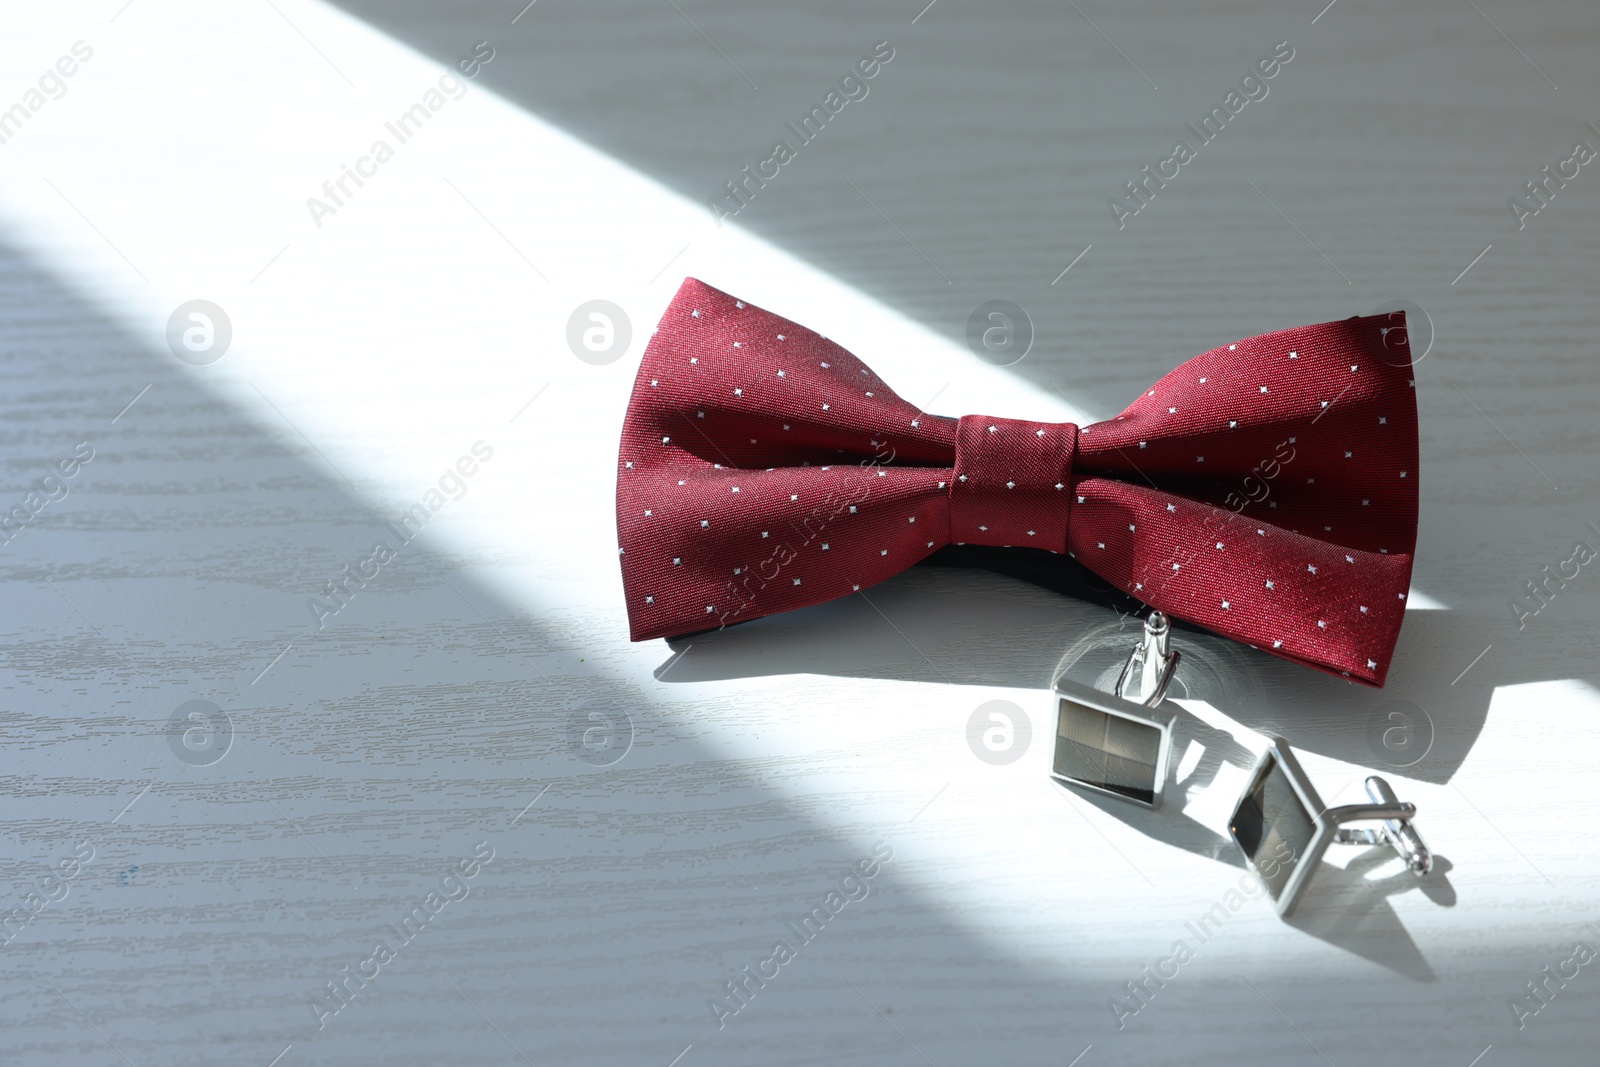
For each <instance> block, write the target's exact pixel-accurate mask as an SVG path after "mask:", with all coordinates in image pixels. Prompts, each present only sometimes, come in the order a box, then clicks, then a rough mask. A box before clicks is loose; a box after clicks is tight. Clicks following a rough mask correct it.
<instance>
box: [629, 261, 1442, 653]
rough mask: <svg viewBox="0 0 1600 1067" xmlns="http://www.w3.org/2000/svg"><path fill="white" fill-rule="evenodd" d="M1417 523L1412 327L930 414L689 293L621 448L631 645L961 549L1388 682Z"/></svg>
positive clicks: (861, 372)
mask: <svg viewBox="0 0 1600 1067" xmlns="http://www.w3.org/2000/svg"><path fill="white" fill-rule="evenodd" d="M1416 532H1417V407H1416V394H1415V381H1414V379H1413V378H1412V368H1411V364H1410V358H1409V350H1408V347H1407V338H1406V336H1405V328H1404V317H1403V315H1391V316H1369V317H1356V318H1349V319H1344V320H1342V321H1338V322H1329V323H1323V324H1322V325H1318V326H1302V327H1298V328H1295V329H1290V330H1281V331H1278V332H1276V333H1269V334H1262V335H1261V336H1258V337H1251V338H1247V339H1245V340H1242V341H1238V342H1235V343H1232V344H1226V345H1222V346H1220V347H1218V348H1214V349H1212V350H1211V351H1209V352H1206V353H1203V354H1202V355H1199V356H1196V357H1194V358H1193V359H1190V360H1188V361H1187V362H1185V363H1183V364H1181V365H1180V366H1178V367H1177V368H1176V369H1175V370H1173V371H1172V372H1171V373H1169V374H1167V375H1166V376H1165V377H1163V378H1162V379H1161V380H1160V381H1158V382H1156V383H1155V384H1154V385H1153V386H1151V387H1150V388H1148V389H1146V390H1145V391H1144V392H1143V393H1142V394H1141V395H1140V396H1139V397H1138V398H1137V399H1136V400H1134V402H1133V403H1132V404H1130V405H1129V406H1128V407H1127V409H1126V410H1124V411H1123V412H1122V414H1120V415H1118V416H1116V417H1115V418H1113V419H1109V420H1107V421H1105V422H1097V423H1094V424H1092V425H1087V426H1078V425H1075V424H1073V423H1070V422H1064V423H1047V422H1028V421H1023V420H1017V419H1005V418H998V417H991V416H986V415H967V416H963V417H961V418H950V417H947V416H942V415H930V414H927V413H924V412H922V411H920V410H918V409H917V408H916V407H914V406H913V405H911V404H909V403H907V402H906V401H905V400H902V399H901V398H900V397H899V396H897V395H896V394H895V393H894V391H893V390H891V389H890V388H889V387H888V386H887V385H885V384H884V382H883V380H882V379H881V378H879V377H878V376H877V375H876V374H875V373H873V371H872V369H871V368H870V367H868V366H867V365H866V364H864V363H863V362H861V360H859V359H857V358H856V357H855V356H853V355H851V354H850V353H849V352H847V351H845V350H844V349H843V348H841V347H840V346H839V345H837V344H835V343H834V342H832V341H830V340H828V339H827V338H825V337H823V336H821V335H819V334H817V333H814V332H813V331H811V330H809V329H806V328H805V327H803V326H798V325H796V324H795V323H793V322H790V321H789V320H788V319H785V318H783V317H782V316H780V315H774V314H772V313H771V312H768V311H763V310H762V309H760V308H757V307H755V306H753V305H751V304H747V303H745V302H744V301H742V300H738V299H736V298H734V297H732V296H729V295H728V294H726V293H723V292H721V291H719V290H717V289H714V288H712V287H711V286H709V285H706V284H705V283H704V282H701V281H698V280H696V279H693V278H689V279H686V280H685V281H684V283H683V285H682V287H681V288H680V289H679V290H678V293H677V295H676V296H675V297H674V298H673V300H672V303H671V304H670V305H669V306H668V308H667V310H666V312H665V313H664V314H663V315H662V318H661V322H660V325H659V326H658V327H657V329H656V332H655V334H654V335H653V336H652V337H651V339H650V343H649V345H648V346H647V347H646V350H645V354H644V359H643V362H642V363H641V365H640V367H639V373H638V377H637V379H636V381H635V383H634V389H633V395H632V399H631V400H630V402H629V405H628V411H627V415H626V417H625V419H624V422H623V430H622V442H621V448H620V454H619V457H618V474H617V535H618V541H619V548H620V556H619V558H620V560H621V564H622V579H623V591H624V595H625V596H626V598H627V610H628V619H629V623H630V627H631V631H632V632H631V636H632V638H633V640H635V641H643V640H648V639H651V638H657V637H672V636H679V635H683V634H688V633H694V632H699V631H704V630H711V629H717V628H721V627H724V626H728V625H731V624H734V623H739V622H745V621H748V620H751V619H756V618H760V617H761V616H764V615H770V614H773V613H774V612H780V611H789V610H792V609H795V608H801V607H806V606H808V605H812V604H818V603H822V602H824V601H828V600H833V599H835V598H837V597H844V596H850V595H852V594H854V593H856V592H858V591H860V590H864V589H868V588H870V587H871V586H873V585H875V584H876V583H878V582H881V581H884V580H885V579H887V578H890V577H893V576H894V575H896V574H898V573H899V572H901V571H903V570H905V569H906V568H907V567H910V566H912V565H913V564H915V563H916V562H918V561H919V560H921V559H923V558H924V557H926V556H929V555H931V554H933V553H934V552H936V551H938V549H940V548H941V547H943V546H944V545H946V544H951V543H954V544H976V545H993V546H1003V547H1027V548H1036V549H1043V550H1045V551H1049V552H1056V553H1060V552H1066V553H1067V554H1069V555H1071V556H1073V557H1074V558H1075V559H1077V560H1078V561H1079V562H1080V563H1082V564H1083V565H1084V566H1086V567H1088V568H1089V569H1090V570H1091V571H1093V572H1095V573H1096V574H1098V575H1099V576H1100V577H1102V578H1103V579H1105V580H1106V581H1107V582H1110V583H1111V584H1113V585H1115V586H1117V587H1118V588H1120V589H1122V590H1123V591H1124V592H1126V593H1128V594H1130V595H1131V596H1133V597H1135V598H1137V599H1139V600H1142V601H1144V602H1145V603H1147V604H1149V605H1150V606H1151V607H1154V608H1158V609H1160V610H1161V611H1164V612H1166V613H1168V614H1169V615H1171V616H1173V617H1174V618H1177V619H1183V620H1187V621H1188V622H1191V623H1195V624H1197V625H1200V626H1203V627H1205V628H1207V629H1210V630H1214V631H1216V632H1217V633H1220V634H1223V635H1225V636H1227V637H1230V638H1233V639H1235V640H1238V641H1242V642H1244V643H1246V644H1248V645H1250V646H1251V647H1252V648H1259V649H1262V650H1264V651H1268V652H1271V653H1273V654H1274V655H1278V656H1282V657H1283V658H1285V659H1289V660H1293V661H1295V662H1298V663H1302V664H1305V665H1307V666H1311V667H1315V668H1317V669H1319V670H1324V671H1329V672H1332V673H1336V674H1339V675H1343V676H1345V677H1348V678H1351V679H1353V680H1355V681H1359V682H1363V683H1366V684H1369V685H1382V684H1383V681H1384V678H1385V676H1386V675H1387V672H1388V669H1389V664H1390V659H1391V656H1392V654H1393V651H1394V646H1395V641H1396V639H1397V638H1398V636H1399V632H1400V624H1401V621H1402V620H1403V618H1404V614H1405V599H1406V595H1407V591H1408V589H1409V585H1410V579H1411V562H1412V553H1413V550H1414V548H1415V543H1416ZM952 610H955V606H954V605H952Z"/></svg>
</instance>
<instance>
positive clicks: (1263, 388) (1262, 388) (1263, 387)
mask: <svg viewBox="0 0 1600 1067" xmlns="http://www.w3.org/2000/svg"><path fill="white" fill-rule="evenodd" d="M1261 391H1262V392H1263V393H1264V392H1266V391H1267V387H1266V386H1264V385H1263V386H1262V387H1261Z"/></svg>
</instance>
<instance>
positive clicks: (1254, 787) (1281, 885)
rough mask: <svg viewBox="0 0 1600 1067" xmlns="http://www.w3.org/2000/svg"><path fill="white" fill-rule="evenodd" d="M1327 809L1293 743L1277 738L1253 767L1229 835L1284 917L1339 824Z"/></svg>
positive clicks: (1305, 883)
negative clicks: (1333, 819) (1329, 814)
mask: <svg viewBox="0 0 1600 1067" xmlns="http://www.w3.org/2000/svg"><path fill="white" fill-rule="evenodd" d="M1324 810H1325V809H1324V808H1323V805H1322V801H1321V799H1320V798H1318V796H1317V792H1316V790H1315V789H1313V788H1312V786H1311V780H1310V779H1309V778H1307V777H1306V773H1305V771H1304V770H1302V769H1301V767H1300V763H1299V761H1298V760H1296V759H1295V758H1294V754H1293V753H1292V752H1290V751H1289V746H1288V744H1286V743H1285V742H1284V741H1282V740H1281V739H1278V738H1273V739H1272V740H1271V741H1270V742H1269V743H1268V746H1267V750H1266V752H1264V753H1263V754H1262V755H1261V758H1260V759H1258V760H1257V761H1256V764H1255V766H1254V767H1253V768H1251V771H1250V777H1249V778H1248V779H1247V782H1246V785H1245V788H1244V793H1243V794H1242V795H1241V796H1240V797H1239V803H1238V804H1237V805H1236V806H1235V808H1234V811H1233V817H1232V818H1231V819H1229V820H1228V833H1229V835H1230V836H1231V837H1232V838H1233V842H1234V844H1236V845H1238V846H1239V851H1240V852H1242V853H1243V854H1244V858H1245V862H1246V863H1248V864H1249V865H1250V869H1251V870H1252V871H1254V872H1255V874H1256V877H1258V878H1260V879H1261V884H1262V885H1264V886H1266V889H1267V892H1268V893H1269V894H1270V895H1271V896H1272V900H1273V904H1274V905H1275V906H1276V907H1277V909H1278V914H1279V915H1280V916H1284V915H1288V914H1289V913H1290V912H1291V911H1293V910H1294V906H1295V903H1296V902H1297V901H1298V900H1299V899H1300V894H1301V893H1302V892H1304V890H1305V887H1306V885H1307V883H1309V882H1310V880H1311V874H1312V872H1313V871H1314V870H1315V869H1316V867H1317V864H1319V863H1320V862H1322V854H1323V853H1324V852H1326V851H1327V850H1328V845H1329V843H1330V842H1331V841H1332V840H1333V836H1334V833H1335V832H1336V829H1337V827H1335V826H1334V824H1333V823H1332V821H1330V820H1329V819H1327V818H1325V817H1324V814H1323V812H1324Z"/></svg>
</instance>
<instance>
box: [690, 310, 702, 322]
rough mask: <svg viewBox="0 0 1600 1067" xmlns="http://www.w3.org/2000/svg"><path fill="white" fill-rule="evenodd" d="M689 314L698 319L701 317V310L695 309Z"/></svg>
mask: <svg viewBox="0 0 1600 1067" xmlns="http://www.w3.org/2000/svg"><path fill="white" fill-rule="evenodd" d="M689 314H691V315H693V316H694V317H695V318H697V319H698V318H699V317H700V309H699V308H695V309H694V310H693V311H691V312H689Z"/></svg>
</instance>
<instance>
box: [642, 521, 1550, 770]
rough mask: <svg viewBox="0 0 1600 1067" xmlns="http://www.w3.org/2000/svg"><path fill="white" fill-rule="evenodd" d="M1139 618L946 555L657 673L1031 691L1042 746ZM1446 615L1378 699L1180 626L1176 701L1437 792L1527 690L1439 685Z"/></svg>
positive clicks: (1066, 588) (1490, 683) (1126, 608)
mask: <svg viewBox="0 0 1600 1067" xmlns="http://www.w3.org/2000/svg"><path fill="white" fill-rule="evenodd" d="M1142 610H1143V605H1142V604H1140V603H1139V602H1138V601H1136V600H1134V599H1133V598H1131V597H1128V596H1127V595H1125V594H1123V593H1122V592H1121V591H1120V590H1117V589H1114V588H1113V587H1111V586H1110V585H1108V584H1107V583H1106V582H1104V581H1102V580H1101V579H1099V578H1098V577H1096V576H1095V575H1094V574H1093V573H1092V572H1090V571H1088V570H1087V569H1086V568H1084V567H1082V566H1081V565H1079V564H1078V563H1077V562H1076V561H1074V560H1072V559H1071V558H1069V557H1065V556H1059V555H1054V554H1052V553H1048V552H1039V551H1034V550H1029V549H993V548H983V547H976V546H950V547H948V548H945V549H943V550H941V551H940V552H938V553H935V554H934V555H933V556H932V557H930V558H929V559H928V560H926V561H924V562H923V563H922V564H921V565H918V566H916V567H913V568H911V569H910V570H908V571H906V572H904V573H902V574H900V575H897V576H895V577H894V578H891V579H889V580H888V581H885V582H882V583H880V584H879V585H876V586H874V587H872V588H871V589H870V590H863V591H862V592H860V593H857V594H856V595H854V596H850V597H845V598H843V599H840V600H835V601H830V602H827V603H824V604H818V605H815V606H812V607H808V608H802V609H799V610H796V611H789V612H784V613H782V614H779V615H773V616H768V617H766V618H762V619H756V620H753V621H751V622H747V623H741V624H738V625H735V626H730V627H728V628H726V629H723V630H712V631H705V632H703V633H699V634H692V635H687V636H685V637H681V638H675V639H672V640H670V641H669V642H668V647H669V648H670V649H671V650H672V654H671V656H670V657H669V658H667V659H666V660H664V661H663V663H662V665H661V666H660V667H658V668H657V669H656V672H655V674H656V678H657V680H659V681H661V682H664V683H667V684H674V683H683V682H710V681H718V680H725V679H733V678H749V677H765V676H777V675H788V674H821V675H832V676H836V677H845V678H883V679H894V680H899V681H918V682H933V683H945V684H955V685H971V686H1005V687H1022V688H1029V687H1031V688H1037V689H1039V690H1040V691H1041V692H1040V695H1039V699H1038V701H1037V702H1035V703H1033V704H1031V705H1030V707H1029V708H1028V712H1029V714H1030V715H1031V716H1033V717H1034V719H1035V722H1036V726H1035V733H1036V734H1037V733H1038V732H1039V730H1040V729H1041V728H1043V729H1044V730H1046V731H1048V729H1049V726H1048V725H1047V723H1046V722H1045V720H1046V718H1047V716H1048V715H1049V706H1050V702H1049V700H1048V698H1047V697H1046V696H1045V691H1047V690H1048V689H1049V688H1050V686H1051V684H1052V683H1053V681H1054V679H1055V676H1056V673H1057V672H1058V671H1059V670H1060V669H1062V668H1063V666H1064V664H1065V663H1066V662H1067V661H1068V658H1069V655H1068V654H1069V650H1070V649H1071V648H1072V647H1073V646H1074V644H1075V643H1080V644H1081V643H1082V642H1083V641H1085V640H1090V639H1101V638H1104V639H1105V640H1110V641H1115V642H1118V643H1124V642H1125V644H1126V647H1128V648H1131V647H1132V645H1133V643H1134V641H1135V640H1136V639H1137V637H1138V635H1139V633H1140V624H1141V615H1142ZM1454 615H1455V613H1453V612H1449V611H1413V612H1410V613H1409V614H1408V617H1407V620H1406V628H1405V629H1404V630H1403V631H1402V634H1401V641H1400V653H1402V654H1397V657H1396V660H1395V667H1394V670H1393V671H1392V672H1391V674H1390V676H1389V681H1388V685H1387V687H1386V688H1384V689H1381V690H1375V689H1370V688H1368V687H1366V686H1361V685H1357V684H1355V683H1352V682H1349V681H1346V680H1344V679H1341V678H1337V677H1334V676H1331V675H1325V674H1322V673H1320V672H1318V671H1315V670H1312V669H1310V668H1307V667H1302V666H1299V665H1296V664H1293V663H1289V662H1286V661H1284V660H1281V659H1279V658H1277V657H1275V656H1270V655H1267V654H1266V653H1264V652H1259V651H1256V650H1253V649H1250V648H1248V647H1247V646H1244V645H1241V644H1238V643H1237V642H1234V641H1231V640H1228V639H1226V638H1222V637H1218V636H1216V635H1214V634H1211V633H1209V632H1206V631H1203V630H1198V629H1195V628H1193V627H1189V626H1186V625H1185V624H1183V623H1181V622H1179V623H1175V624H1174V631H1173V638H1172V647H1174V648H1176V649H1178V650H1179V651H1181V652H1182V653H1183V662H1182V665H1181V666H1180V667H1179V670H1178V675H1177V680H1176V681H1175V685H1174V689H1173V691H1172V695H1173V696H1175V697H1178V698H1179V699H1183V698H1188V699H1194V700H1203V701H1205V702H1207V703H1208V704H1210V705H1211V706H1212V707H1214V708H1216V709H1217V710H1218V711H1220V712H1222V713H1223V714H1225V715H1227V716H1228V717H1229V718H1231V719H1233V720H1234V721H1236V722H1238V723H1240V724H1242V725H1244V726H1247V727H1249V728H1250V729H1253V730H1257V731H1259V732H1261V733H1266V734H1277V735H1280V736H1283V737H1285V738H1287V739H1288V740H1289V741H1290V742H1291V743H1292V744H1294V745H1295V746H1296V747H1298V748H1301V749H1305V750H1308V751H1311V752H1316V753H1319V754H1321V755H1324V756H1328V757H1331V758H1334V759H1339V760H1343V761H1345V762H1348V763H1353V764H1357V765H1359V766H1362V767H1370V768H1373V769H1376V770H1378V771H1380V772H1384V771H1388V772H1392V773H1397V774H1401V775H1404V776H1407V777H1412V778H1418V779H1421V780H1424V781H1429V782H1436V783H1443V782H1447V781H1449V780H1450V778H1451V777H1452V776H1453V775H1454V774H1455V772H1456V770H1457V769H1458V768H1459V767H1460V766H1461V763H1462V761H1463V760H1464V759H1465V758H1466V755H1467V753H1468V752H1469V751H1470V750H1471V748H1472V745H1473V743H1474V742H1475V741H1476V740H1477V738H1478V735H1479V733H1480V732H1481V731H1482V728H1483V724H1484V721H1485V718H1486V717H1487V714H1488V706H1489V700H1490V697H1491V696H1492V694H1493V690H1494V683H1495V681H1498V682H1499V683H1501V684H1504V683H1505V682H1507V681H1518V680H1532V679H1505V678H1499V679H1495V680H1491V678H1490V674H1489V672H1482V673H1479V674H1478V676H1477V677H1476V678H1474V677H1473V676H1472V675H1471V674H1469V675H1468V676H1467V678H1466V679H1463V681H1462V684H1459V685H1457V686H1455V687H1454V688H1453V689H1450V688H1449V687H1448V686H1441V685H1440V684H1439V682H1440V679H1439V673H1440V671H1441V670H1451V671H1453V669H1454V661H1453V659H1447V658H1445V657H1444V656H1442V655H1430V654H1428V653H1429V651H1436V650H1441V649H1446V648H1449V649H1455V648H1458V647H1463V646H1464V645H1466V644H1470V643H1471V640H1472V639H1471V638H1465V637H1463V635H1462V633H1460V632H1459V631H1461V630H1464V629H1465V628H1467V626H1468V625H1469V624H1468V623H1466V622H1459V621H1456V620H1454V618H1453V616H1454ZM1407 651H1410V652H1411V654H1410V655H1405V654H1403V653H1406V652H1407ZM1080 680H1082V681H1086V682H1089V683H1090V684H1094V683H1095V682H1096V681H1097V679H1096V678H1082V679H1080ZM1444 681H1446V682H1448V678H1445V679H1444ZM1101 684H1102V687H1104V683H1103V682H1102V683H1101ZM1442 688H1443V689H1445V690H1447V691H1449V692H1450V695H1451V700H1452V702H1451V703H1450V704H1449V705H1448V706H1441V705H1440V704H1439V703H1438V702H1437V698H1436V697H1434V696H1429V695H1428V694H1430V693H1433V694H1436V693H1438V692H1439V691H1440V690H1441V689H1442ZM975 699H976V698H975ZM1419 701H1420V702H1421V703H1419ZM1422 704H1426V705H1427V707H1426V708H1423V707H1422ZM863 713H864V714H873V713H874V712H873V711H872V710H871V709H870V708H867V709H864V711H863ZM878 713H880V714H890V713H894V709H888V708H885V709H881V710H880V711H879V712H878Z"/></svg>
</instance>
